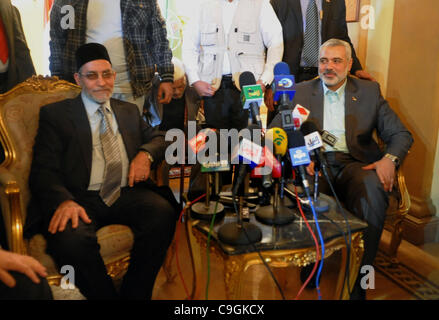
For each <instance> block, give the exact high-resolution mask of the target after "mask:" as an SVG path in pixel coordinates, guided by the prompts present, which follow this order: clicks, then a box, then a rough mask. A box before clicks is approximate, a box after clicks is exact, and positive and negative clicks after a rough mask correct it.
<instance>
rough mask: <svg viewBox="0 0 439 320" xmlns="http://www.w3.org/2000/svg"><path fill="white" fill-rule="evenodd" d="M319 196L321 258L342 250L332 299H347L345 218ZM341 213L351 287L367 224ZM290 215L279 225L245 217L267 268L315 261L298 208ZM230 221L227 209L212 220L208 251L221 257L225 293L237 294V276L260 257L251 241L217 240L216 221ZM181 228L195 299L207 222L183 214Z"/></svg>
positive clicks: (239, 279)
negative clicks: (256, 231) (324, 206)
mask: <svg viewBox="0 0 439 320" xmlns="http://www.w3.org/2000/svg"><path fill="white" fill-rule="evenodd" d="M322 197H324V198H325V200H327V201H328V202H329V204H330V210H329V212H326V213H323V214H319V215H318V221H319V226H320V230H321V233H322V236H323V238H324V242H325V259H326V258H328V257H329V256H331V255H332V254H333V253H334V252H336V251H338V250H341V264H340V266H341V267H340V271H339V274H338V278H337V284H336V289H335V296H334V298H335V299H338V298H339V297H342V298H343V299H347V298H348V297H349V293H348V291H347V290H348V287H347V286H346V285H344V280H345V279H344V277H345V271H346V260H347V259H348V256H347V247H346V241H345V238H344V236H343V234H342V232H341V230H343V232H344V233H345V235H346V237H347V226H346V220H345V219H344V218H343V216H342V214H341V213H340V212H338V211H337V210H336V205H335V202H334V201H333V200H332V198H330V197H327V196H325V195H322ZM291 210H297V209H291ZM345 213H346V216H347V220H348V223H349V226H350V229H351V254H350V257H349V284H350V290H352V287H353V284H354V283H355V280H356V277H357V274H358V270H359V267H360V262H361V258H362V256H363V251H364V248H363V240H362V232H363V230H364V229H365V228H366V226H367V224H366V223H365V222H363V221H362V220H360V219H358V218H356V217H355V216H353V215H352V214H350V213H349V212H347V211H346V210H345ZM295 214H296V215H297V216H296V219H295V220H294V221H293V222H292V223H290V224H287V225H284V226H278V227H272V226H269V225H263V224H261V223H259V222H258V221H256V219H255V218H254V216H253V215H251V217H250V222H251V223H253V224H256V225H257V226H259V227H260V229H261V231H262V240H261V241H260V242H259V243H257V244H255V247H256V248H257V249H258V250H259V251H260V253H261V255H262V256H263V259H264V260H265V262H266V263H267V264H268V265H269V266H270V267H278V268H279V267H289V266H297V267H303V266H306V265H308V264H310V263H313V262H315V260H316V251H315V244H314V241H313V240H312V237H311V234H310V232H309V230H308V229H307V228H306V226H305V223H304V221H303V219H302V217H301V216H300V213H298V212H297V213H295ZM307 219H308V222H309V223H310V225H311V226H312V228H313V232H314V233H315V234H316V237H317V239H318V234H317V232H316V228H315V223H314V222H313V220H312V218H311V217H309V216H307ZM232 221H236V215H234V214H232V213H231V212H230V213H227V214H226V216H225V217H224V219H222V220H221V221H219V222H217V223H215V225H214V227H213V231H212V233H211V238H210V239H211V240H210V248H209V250H210V252H211V253H214V254H215V255H217V256H219V257H220V258H221V260H222V261H223V262H224V277H225V278H224V281H225V288H226V298H227V299H239V298H240V293H241V287H242V275H243V274H244V273H245V271H247V269H248V268H249V267H251V266H254V265H258V264H262V263H263V262H262V261H261V258H260V256H259V254H258V253H257V252H256V251H255V247H254V246H251V245H246V246H230V245H227V244H225V243H222V242H221V241H220V240H219V239H218V237H217V232H218V229H219V228H220V226H221V225H222V224H224V223H228V222H232ZM186 227H187V234H188V241H189V245H190V249H191V250H190V251H191V255H192V260H193V263H194V282H193V283H194V285H193V290H192V299H199V298H200V293H201V290H202V288H201V285H200V276H201V274H202V258H201V251H202V250H206V246H207V236H208V233H209V229H210V222H208V221H202V220H195V219H191V218H189V219H187V222H186ZM319 245H320V242H319Z"/></svg>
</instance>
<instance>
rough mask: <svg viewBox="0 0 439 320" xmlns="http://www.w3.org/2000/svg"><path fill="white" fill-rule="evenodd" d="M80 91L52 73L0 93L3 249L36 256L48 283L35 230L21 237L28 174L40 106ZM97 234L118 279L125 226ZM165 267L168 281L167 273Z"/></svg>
mask: <svg viewBox="0 0 439 320" xmlns="http://www.w3.org/2000/svg"><path fill="white" fill-rule="evenodd" d="M80 91H81V89H80V87H78V86H76V85H74V84H72V83H69V82H66V81H63V80H59V79H58V78H57V77H43V76H33V77H32V78H29V79H28V80H26V81H25V82H23V83H21V84H19V85H18V86H16V87H15V88H13V89H12V90H10V91H9V92H7V93H5V94H3V95H0V139H1V141H0V142H1V143H2V145H3V147H4V149H5V161H4V162H3V163H2V164H1V165H0V203H1V210H2V213H3V218H4V223H5V229H6V238H7V241H8V244H9V249H10V250H12V251H14V252H18V253H21V254H28V255H31V256H33V257H35V258H36V259H37V260H39V261H40V262H41V263H42V264H43V265H44V266H45V267H46V268H47V270H48V274H49V277H48V281H49V283H50V284H56V285H58V284H59V282H60V279H61V275H60V274H59V269H58V268H57V266H56V265H55V263H54V261H53V259H52V258H51V257H50V256H49V255H48V254H46V252H45V251H46V241H45V239H44V237H43V236H42V235H41V234H37V235H35V236H34V237H33V238H32V239H30V240H24V238H23V223H24V221H25V219H26V210H27V205H28V202H29V199H30V190H29V186H28V177H29V172H30V167H31V161H32V148H33V144H34V139H35V135H36V133H37V129H38V119H39V110H40V108H41V107H42V106H44V105H46V104H49V103H53V102H57V101H61V100H64V99H67V98H73V97H75V96H77V95H78V94H79V93H80ZM97 238H98V242H99V244H100V247H101V249H100V252H101V255H102V258H103V260H104V262H105V265H106V267H107V271H108V274H109V275H110V276H112V277H113V278H114V279H118V278H120V277H122V276H123V274H124V273H125V271H126V269H127V267H128V264H129V258H130V251H131V248H132V245H133V240H134V238H133V234H132V232H131V230H130V229H129V228H128V227H127V226H123V225H109V226H106V227H103V228H101V229H99V230H98V231H97ZM170 251H172V250H170ZM165 266H167V267H165V269H169V268H170V259H169V257H168V258H167V261H166V262H165ZM165 271H166V274H167V275H168V280H169V278H170V277H172V275H171V272H170V270H165Z"/></svg>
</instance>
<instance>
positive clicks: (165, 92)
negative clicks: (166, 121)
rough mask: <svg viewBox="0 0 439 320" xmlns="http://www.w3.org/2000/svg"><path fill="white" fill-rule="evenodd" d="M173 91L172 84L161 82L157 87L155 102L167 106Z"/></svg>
mask: <svg viewBox="0 0 439 320" xmlns="http://www.w3.org/2000/svg"><path fill="white" fill-rule="evenodd" d="M173 94H174V89H173V88H172V82H162V83H160V86H159V91H158V96H157V101H158V102H159V103H163V104H168V103H170V102H171V99H172V95H173Z"/></svg>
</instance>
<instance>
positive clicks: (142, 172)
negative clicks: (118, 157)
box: [128, 151, 151, 187]
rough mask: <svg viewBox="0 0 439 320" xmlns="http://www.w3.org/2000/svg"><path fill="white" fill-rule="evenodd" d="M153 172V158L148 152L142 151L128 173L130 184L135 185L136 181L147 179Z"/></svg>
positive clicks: (132, 162)
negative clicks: (150, 157) (151, 158)
mask: <svg viewBox="0 0 439 320" xmlns="http://www.w3.org/2000/svg"><path fill="white" fill-rule="evenodd" d="M150 173H151V160H149V158H148V156H147V154H146V152H143V151H140V152H139V153H138V154H137V155H136V156H135V158H134V159H133V161H131V164H130V171H129V173H128V185H129V186H130V187H132V186H134V183H137V182H141V181H145V180H147V179H148V178H149V174H150Z"/></svg>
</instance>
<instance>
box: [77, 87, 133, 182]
mask: <svg viewBox="0 0 439 320" xmlns="http://www.w3.org/2000/svg"><path fill="white" fill-rule="evenodd" d="M81 98H82V101H83V102H84V106H85V110H86V111H87V116H88V121H89V123H90V129H91V136H92V149H93V150H92V158H91V159H92V160H91V172H90V183H89V186H88V190H100V189H101V185H102V182H103V181H104V169H105V157H104V151H103V150H102V143H101V138H100V128H101V120H102V115H101V113H99V111H98V109H99V107H100V105H99V104H98V103H96V102H95V101H93V100H91V99H90V98H89V97H87V96H86V95H85V94H84V92H82V93H81ZM105 107H106V108H107V109H108V110H109V111H110V112H111V114H112V121H111V124H110V125H111V128H112V129H113V132H115V133H117V142H118V145H119V151H120V156H121V160H122V179H121V182H120V186H121V187H125V186H126V185H127V184H128V170H129V160H128V155H127V152H126V150H125V144H124V143H123V140H122V135H121V134H120V132H119V130H118V125H117V121H116V117H115V116H114V112H113V110H112V109H111V106H110V101H108V102H107V103H106V104H105Z"/></svg>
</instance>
